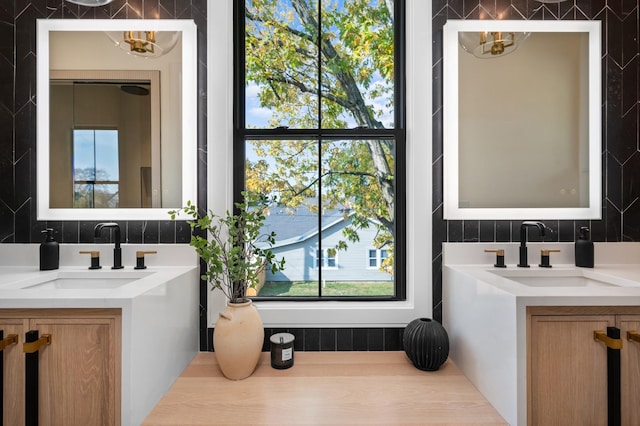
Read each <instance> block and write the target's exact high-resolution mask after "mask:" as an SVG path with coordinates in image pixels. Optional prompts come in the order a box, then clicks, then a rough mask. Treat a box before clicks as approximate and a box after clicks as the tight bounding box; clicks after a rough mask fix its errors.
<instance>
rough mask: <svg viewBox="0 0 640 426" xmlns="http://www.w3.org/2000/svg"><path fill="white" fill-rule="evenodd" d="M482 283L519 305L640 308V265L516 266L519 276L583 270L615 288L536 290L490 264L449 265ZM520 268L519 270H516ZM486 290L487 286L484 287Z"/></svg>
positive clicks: (514, 272) (540, 288) (561, 287)
mask: <svg viewBox="0 0 640 426" xmlns="http://www.w3.org/2000/svg"><path fill="white" fill-rule="evenodd" d="M445 267H446V268H451V269H454V270H456V271H459V272H462V273H464V274H467V275H470V276H472V277H473V278H475V279H477V280H478V281H482V282H483V283H485V284H489V285H491V286H493V287H495V289H496V291H502V292H505V293H508V294H510V295H512V296H514V297H515V298H516V299H517V300H518V301H519V302H522V303H525V304H526V305H528V306H532V305H545V306H548V305H558V304H563V305H568V306H571V305H587V304H590V305H594V306H597V305H630V304H631V305H640V265H597V266H596V267H594V268H578V267H576V266H573V265H554V266H553V268H540V267H538V266H531V267H530V268H527V269H524V270H522V269H521V268H517V267H515V266H514V267H512V268H511V271H509V273H512V274H514V275H517V274H519V273H527V274H532V275H539V276H544V275H556V274H561V273H565V272H566V273H573V272H575V271H579V272H580V273H582V274H584V276H585V277H588V278H593V279H596V280H601V281H607V282H611V283H614V284H615V285H611V286H603V287H579V286H577V287H563V286H544V287H535V286H527V285H523V284H520V283H518V282H516V281H514V280H511V279H509V278H508V277H503V276H500V275H499V274H500V273H504V271H505V269H504V268H494V267H492V266H487V265H446V266H445ZM516 268H517V269H516ZM483 288H484V289H485V290H486V287H483Z"/></svg>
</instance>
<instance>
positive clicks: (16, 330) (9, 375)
mask: <svg viewBox="0 0 640 426" xmlns="http://www.w3.org/2000/svg"><path fill="white" fill-rule="evenodd" d="M28 326H29V322H28V321H26V320H22V319H19V318H3V317H0V330H2V331H3V334H4V337H7V335H9V334H16V335H17V336H18V343H17V344H15V345H10V346H7V347H6V348H5V349H4V351H2V352H0V356H2V357H3V369H2V370H3V371H2V378H3V392H2V395H3V410H2V413H3V416H2V417H3V418H2V420H3V422H2V424H3V425H23V424H24V352H22V343H23V342H24V334H25V333H26V332H27V330H28Z"/></svg>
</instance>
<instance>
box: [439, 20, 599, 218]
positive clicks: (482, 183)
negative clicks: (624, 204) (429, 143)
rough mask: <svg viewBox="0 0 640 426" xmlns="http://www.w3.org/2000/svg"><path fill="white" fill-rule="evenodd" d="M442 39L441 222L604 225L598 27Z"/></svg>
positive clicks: (452, 30)
mask: <svg viewBox="0 0 640 426" xmlns="http://www.w3.org/2000/svg"><path fill="white" fill-rule="evenodd" d="M443 31H444V32H443V43H444V46H443V80H444V81H443V114H444V116H443V119H444V129H443V135H444V138H443V155H444V182H443V183H444V185H443V186H444V218H445V219H453V220H524V219H567V220H586V219H600V218H601V215H602V212H601V210H602V209H601V204H602V170H601V169H602V159H601V158H602V146H601V127H602V124H601V114H602V112H601V47H600V45H601V29H600V22H599V21H525V20H523V21H510V20H448V21H447V23H446V24H445V25H444V30H443ZM514 41H515V44H512V43H513V42H514ZM492 48H493V49H492ZM492 50H493V52H492ZM474 51H475V52H474Z"/></svg>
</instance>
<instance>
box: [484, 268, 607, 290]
mask: <svg viewBox="0 0 640 426" xmlns="http://www.w3.org/2000/svg"><path fill="white" fill-rule="evenodd" d="M492 273H493V274H495V275H499V276H501V277H504V278H507V279H509V280H511V281H515V282H517V283H519V284H522V285H525V286H528V287H618V284H616V283H613V282H609V281H605V280H604V279H599V278H595V277H589V276H586V275H585V274H584V272H583V271H580V270H568V271H553V270H551V271H546V270H545V271H540V270H523V271H492Z"/></svg>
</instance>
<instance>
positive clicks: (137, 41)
mask: <svg viewBox="0 0 640 426" xmlns="http://www.w3.org/2000/svg"><path fill="white" fill-rule="evenodd" d="M107 36H108V37H109V38H110V39H111V41H113V44H114V45H115V46H117V47H119V48H120V49H122V50H123V51H125V52H127V53H128V54H130V55H134V56H139V57H143V58H157V57H160V56H162V55H165V54H167V53H169V52H170V51H171V49H173V48H174V47H175V45H176V44H177V43H178V39H179V37H180V34H179V32H177V31H122V32H113V31H111V32H107Z"/></svg>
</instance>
